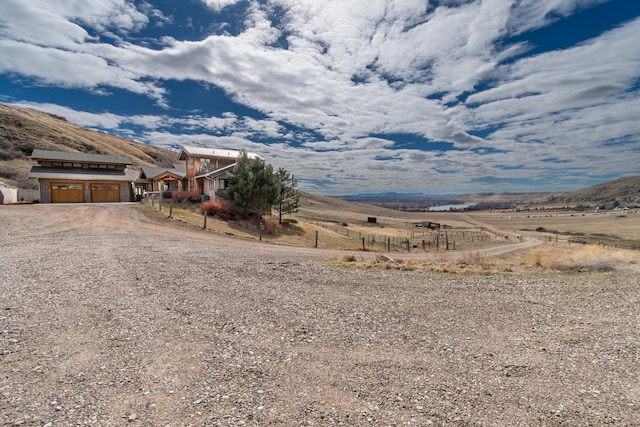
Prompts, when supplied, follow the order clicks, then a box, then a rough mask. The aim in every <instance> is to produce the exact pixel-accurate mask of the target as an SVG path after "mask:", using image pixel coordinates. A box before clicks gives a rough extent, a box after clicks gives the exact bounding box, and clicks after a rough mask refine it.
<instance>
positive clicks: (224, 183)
mask: <svg viewBox="0 0 640 427" xmlns="http://www.w3.org/2000/svg"><path fill="white" fill-rule="evenodd" d="M228 188H229V180H228V179H221V180H220V189H221V190H226V189H228Z"/></svg>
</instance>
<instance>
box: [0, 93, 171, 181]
mask: <svg viewBox="0 0 640 427" xmlns="http://www.w3.org/2000/svg"><path fill="white" fill-rule="evenodd" d="M36 148H38V149H42V150H58V151H71V152H80V153H93V154H112V155H121V156H128V157H129V158H130V159H131V161H132V162H133V164H134V165H138V166H153V165H159V166H169V165H171V163H172V162H173V161H175V158H176V153H174V152H172V151H169V150H165V149H162V148H158V147H153V146H150V145H146V144H142V143H139V142H133V141H129V140H126V139H124V138H120V137H117V136H113V135H109V134H107V133H104V132H98V131H94V130H90V129H86V128H83V127H81V126H77V125H74V124H72V123H69V122H68V121H67V120H66V119H65V118H64V117H58V116H55V115H51V114H47V113H43V112H39V111H35V110H31V109H27V108H19V107H15V106H11V105H7V104H2V103H0V181H2V182H4V183H6V184H8V185H10V186H15V187H19V188H34V185H35V183H34V182H32V181H30V180H29V179H28V178H27V175H28V173H29V170H30V169H31V166H32V165H33V164H34V162H33V161H32V160H31V158H30V156H31V152H32V151H33V150H34V149H36Z"/></svg>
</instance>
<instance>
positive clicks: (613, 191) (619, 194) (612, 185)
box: [554, 175, 640, 205]
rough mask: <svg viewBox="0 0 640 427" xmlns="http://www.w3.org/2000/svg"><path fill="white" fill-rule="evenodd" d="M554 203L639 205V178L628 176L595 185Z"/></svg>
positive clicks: (567, 195) (558, 199)
mask: <svg viewBox="0 0 640 427" xmlns="http://www.w3.org/2000/svg"><path fill="white" fill-rule="evenodd" d="M554 201H561V202H570V203H580V202H596V203H603V204H612V203H614V202H616V201H617V202H618V203H619V204H621V205H626V204H631V205H634V204H638V203H640V176H638V175H636V176H628V177H624V178H619V179H615V180H613V181H608V182H605V183H602V184H597V185H594V186H592V187H588V188H585V189H582V190H577V191H572V192H569V193H567V194H566V195H564V196H560V197H557V198H555V199H554Z"/></svg>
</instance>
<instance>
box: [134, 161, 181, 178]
mask: <svg viewBox="0 0 640 427" xmlns="http://www.w3.org/2000/svg"><path fill="white" fill-rule="evenodd" d="M165 173H169V174H171V175H173V176H175V177H176V178H184V177H186V176H187V172H186V167H185V165H184V164H182V165H181V164H178V163H176V164H174V167H173V168H152V167H147V166H143V167H142V177H144V178H146V179H153V178H155V177H157V176H160V175H162V174H165Z"/></svg>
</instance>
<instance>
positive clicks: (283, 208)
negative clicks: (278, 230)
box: [277, 168, 300, 224]
mask: <svg viewBox="0 0 640 427" xmlns="http://www.w3.org/2000/svg"><path fill="white" fill-rule="evenodd" d="M277 176H278V182H279V183H280V194H279V196H278V201H277V209H278V221H279V222H280V224H282V214H289V213H294V212H298V208H299V207H300V192H299V191H298V190H296V186H297V185H298V181H297V180H296V177H295V175H293V174H290V173H289V172H288V171H287V170H286V169H284V168H280V169H278V173H277Z"/></svg>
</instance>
